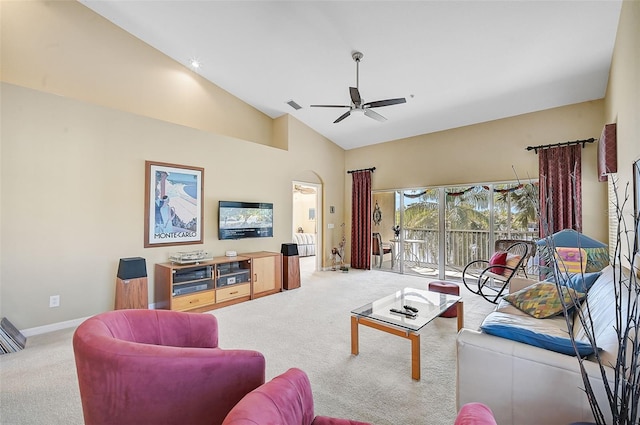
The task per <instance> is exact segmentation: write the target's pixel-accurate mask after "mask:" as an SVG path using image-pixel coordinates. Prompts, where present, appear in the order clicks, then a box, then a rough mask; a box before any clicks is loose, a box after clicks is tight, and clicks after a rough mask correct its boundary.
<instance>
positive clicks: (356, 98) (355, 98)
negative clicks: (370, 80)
mask: <svg viewBox="0 0 640 425" xmlns="http://www.w3.org/2000/svg"><path fill="white" fill-rule="evenodd" d="M349 94H350V95H351V101H352V102H353V104H354V105H356V106H359V105H360V104H361V103H362V98H361V97H360V91H358V88H357V87H349Z"/></svg>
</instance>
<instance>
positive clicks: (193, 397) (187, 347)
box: [73, 310, 265, 425]
mask: <svg viewBox="0 0 640 425" xmlns="http://www.w3.org/2000/svg"><path fill="white" fill-rule="evenodd" d="M73 350H74V354H75V360H76V369H77V373H78V381H79V385H80V398H81V400H82V411H83V414H84V420H85V423H86V424H87V425H94V424H113V425H124V424H127V425H133V424H154V425H161V424H167V425H171V424H176V425H177V424H180V425H183V424H190V425H198V424H207V425H211V424H214V425H217V424H221V423H222V421H223V419H224V417H225V416H226V415H227V413H228V412H229V411H230V410H231V408H232V407H233V406H234V405H235V404H236V403H237V402H238V401H240V399H242V397H244V396H245V395H246V394H247V393H249V392H250V391H252V390H253V389H255V388H257V387H259V386H260V385H262V384H263V383H264V380H265V360H264V357H263V355H262V354H260V353H258V352H256V351H250V350H223V349H220V348H219V347H218V325H217V320H216V318H215V317H214V316H212V315H210V314H199V313H181V312H175V311H168V310H116V311H110V312H106V313H102V314H98V315H97V316H94V317H92V318H90V319H87V320H86V321H84V322H83V323H82V324H81V325H80V326H79V327H78V329H76V331H75V333H74V335H73Z"/></svg>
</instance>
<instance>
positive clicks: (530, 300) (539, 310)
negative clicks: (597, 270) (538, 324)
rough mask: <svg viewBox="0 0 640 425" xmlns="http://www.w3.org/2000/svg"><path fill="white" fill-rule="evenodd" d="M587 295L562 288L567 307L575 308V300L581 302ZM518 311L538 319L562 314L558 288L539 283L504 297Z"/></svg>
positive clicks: (549, 283)
mask: <svg viewBox="0 0 640 425" xmlns="http://www.w3.org/2000/svg"><path fill="white" fill-rule="evenodd" d="M585 296H586V294H584V293H582V292H578V291H576V290H574V289H572V288H566V287H563V288H562V297H563V298H564V302H565V304H566V305H567V307H573V306H574V301H573V300H574V299H575V300H576V302H580V301H581V300H583V299H584V297H585ZM503 298H504V299H505V300H507V301H509V302H510V303H511V304H512V305H513V306H514V307H516V308H517V309H518V310H521V311H524V312H525V313H527V314H528V315H530V316H533V317H535V318H536V319H544V318H547V317H551V316H555V315H556V314H559V313H562V311H563V310H562V301H561V299H560V294H559V293H558V288H557V287H556V284H555V283H552V282H538V283H534V284H533V285H531V286H527V287H526V288H524V289H521V290H520V291H517V292H514V293H513V294H508V295H505V296H504V297H503Z"/></svg>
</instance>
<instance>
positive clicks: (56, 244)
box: [0, 1, 345, 329]
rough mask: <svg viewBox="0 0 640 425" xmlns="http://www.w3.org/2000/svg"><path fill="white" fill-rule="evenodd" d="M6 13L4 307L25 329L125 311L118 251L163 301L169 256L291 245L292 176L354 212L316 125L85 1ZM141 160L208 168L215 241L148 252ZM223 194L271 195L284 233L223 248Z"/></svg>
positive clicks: (0, 291) (208, 228)
mask: <svg viewBox="0 0 640 425" xmlns="http://www.w3.org/2000/svg"><path fill="white" fill-rule="evenodd" d="M0 7H1V8H2V9H1V14H2V16H1V19H2V52H1V53H2V61H1V66H2V80H3V83H2V85H1V86H0V90H1V105H0V106H1V114H2V115H1V119H2V128H1V143H2V144H1V150H0V158H1V168H0V173H1V186H0V194H1V198H0V205H1V206H2V208H1V211H0V214H1V215H0V217H1V219H2V221H1V228H0V231H1V245H0V252H1V254H2V256H1V258H0V261H1V266H2V267H1V272H0V315H1V316H6V317H8V318H9V319H10V320H11V321H12V322H13V323H14V324H16V326H18V328H20V329H30V328H36V327H43V326H44V327H46V325H51V324H56V323H60V322H65V321H73V320H76V319H79V318H83V317H87V316H90V315H93V314H96V313H99V312H102V311H106V310H111V309H113V305H114V293H115V276H116V272H117V267H118V261H119V259H120V258H124V257H133V256H140V257H143V258H145V259H146V260H147V270H148V273H149V283H150V285H149V286H150V288H149V295H150V302H152V301H153V295H154V293H153V285H152V282H153V277H154V264H155V263H158V262H164V261H166V260H167V257H168V254H169V253H171V252H174V251H178V250H179V251H186V250H195V249H206V250H208V251H210V252H211V253H212V254H213V255H224V252H225V250H236V251H238V252H243V251H244V252H246V251H255V250H270V251H278V252H279V251H280V245H281V243H284V242H289V241H291V222H292V216H291V215H292V199H293V197H292V193H291V184H292V181H294V180H298V181H311V182H320V183H322V185H323V186H322V187H323V195H324V198H325V199H327V200H328V201H329V202H331V204H327V207H326V208H327V210H326V211H324V212H323V213H322V216H324V217H329V213H328V205H335V206H336V211H337V214H340V215H342V214H344V207H343V205H342V202H343V199H344V193H343V190H344V180H345V173H344V150H343V149H341V148H340V147H338V146H336V145H335V144H334V143H332V142H330V141H328V140H327V139H326V138H324V137H322V136H320V135H318V134H317V133H315V132H314V131H312V130H311V129H309V128H308V127H306V126H305V125H304V124H302V123H300V122H299V121H297V120H295V119H294V118H292V117H289V116H283V117H280V118H278V119H276V120H271V119H270V118H268V117H266V116H265V115H264V114H262V113H260V112H258V111H256V110H255V109H254V108H251V107H249V106H248V105H246V104H244V103H242V102H240V101H239V100H238V99H236V98H233V97H232V96H230V95H229V94H228V93H226V92H224V91H222V90H220V89H219V88H218V87H216V86H215V85H213V84H210V83H208V82H206V81H204V80H203V79H201V78H200V77H198V76H197V75H196V74H194V73H193V72H191V71H189V70H188V69H186V68H184V67H182V66H180V65H178V64H176V63H175V62H173V61H171V60H169V59H168V58H167V57H165V56H164V55H162V54H159V53H158V52H157V51H155V50H154V49H151V48H150V47H149V46H147V45H146V44H144V43H141V42H139V41H138V40H136V39H135V38H133V37H131V36H130V35H128V34H127V33H125V32H123V31H122V30H120V29H119V28H117V27H115V26H113V25H111V24H110V23H107V22H106V21H104V20H103V19H102V18H100V17H99V16H97V15H95V14H94V13H93V12H91V11H89V10H88V9H87V8H85V7H84V6H82V5H81V4H79V3H77V2H40V1H33V2H2V3H0ZM25 46H29V48H25ZM309 158H314V160H313V161H309ZM145 160H151V161H158V162H169V163H176V164H183V165H192V166H197V167H203V168H204V169H205V173H204V193H205V196H204V219H203V224H204V240H205V243H204V244H203V245H190V246H180V247H173V248H171V247H156V248H148V249H144V248H143V223H144V221H143V220H144V178H145V176H144V162H145ZM336 192H337V193H336ZM221 199H224V200H246V201H263V202H273V203H274V219H275V223H274V237H273V238H266V239H249V240H243V241H219V240H218V239H217V202H218V201H219V200H221ZM323 207H324V206H323ZM341 221H342V220H341ZM332 237H334V235H331V234H329V235H326V234H325V235H324V238H325V240H326V239H327V238H329V242H328V243H332V240H331V238H332ZM51 295H60V297H61V304H60V307H57V308H49V296H51Z"/></svg>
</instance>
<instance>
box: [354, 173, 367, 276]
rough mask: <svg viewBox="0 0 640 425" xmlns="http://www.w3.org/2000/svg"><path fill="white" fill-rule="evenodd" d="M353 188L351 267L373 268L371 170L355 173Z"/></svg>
mask: <svg viewBox="0 0 640 425" xmlns="http://www.w3.org/2000/svg"><path fill="white" fill-rule="evenodd" d="M351 176H352V178H353V183H352V187H351V267H353V268H354V269H365V270H369V269H370V268H371V170H361V171H353V172H352V173H351Z"/></svg>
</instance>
